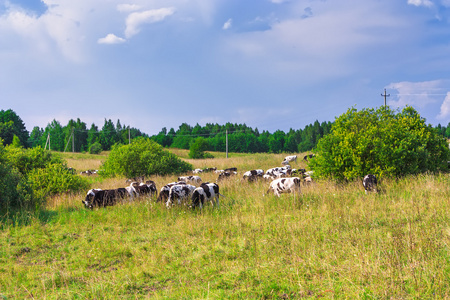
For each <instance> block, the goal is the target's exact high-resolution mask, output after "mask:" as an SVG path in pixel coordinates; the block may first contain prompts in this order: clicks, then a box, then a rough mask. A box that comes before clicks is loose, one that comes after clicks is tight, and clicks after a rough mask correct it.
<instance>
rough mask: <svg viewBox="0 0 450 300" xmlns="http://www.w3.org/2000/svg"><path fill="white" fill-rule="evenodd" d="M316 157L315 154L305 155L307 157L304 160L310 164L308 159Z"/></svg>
mask: <svg viewBox="0 0 450 300" xmlns="http://www.w3.org/2000/svg"><path fill="white" fill-rule="evenodd" d="M315 156H316V155H315V154H308V155H305V156H304V157H303V160H304V161H306V162H308V159H309V158H313V157H315Z"/></svg>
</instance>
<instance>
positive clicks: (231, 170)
mask: <svg viewBox="0 0 450 300" xmlns="http://www.w3.org/2000/svg"><path fill="white" fill-rule="evenodd" d="M223 171H224V172H237V168H228V169H225V170H223Z"/></svg>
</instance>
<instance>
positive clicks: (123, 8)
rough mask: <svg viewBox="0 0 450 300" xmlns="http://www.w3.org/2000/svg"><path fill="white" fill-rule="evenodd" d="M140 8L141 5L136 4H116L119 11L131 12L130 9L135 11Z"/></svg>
mask: <svg viewBox="0 0 450 300" xmlns="http://www.w3.org/2000/svg"><path fill="white" fill-rule="evenodd" d="M140 9H141V6H139V5H137V4H118V5H117V10H118V11H120V12H132V11H137V10H140Z"/></svg>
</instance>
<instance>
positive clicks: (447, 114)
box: [437, 92, 450, 120]
mask: <svg viewBox="0 0 450 300" xmlns="http://www.w3.org/2000/svg"><path fill="white" fill-rule="evenodd" d="M437 118H438V119H441V120H442V119H444V120H448V119H449V118H450V92H447V96H446V97H445V99H444V102H442V105H441V110H440V112H439V115H438V116H437Z"/></svg>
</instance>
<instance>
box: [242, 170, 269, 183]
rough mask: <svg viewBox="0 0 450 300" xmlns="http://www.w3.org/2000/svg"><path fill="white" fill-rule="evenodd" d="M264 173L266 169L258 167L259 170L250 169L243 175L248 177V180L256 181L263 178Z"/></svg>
mask: <svg viewBox="0 0 450 300" xmlns="http://www.w3.org/2000/svg"><path fill="white" fill-rule="evenodd" d="M263 175H264V170H261V169H257V170H250V171H247V172H245V173H244V175H243V176H242V178H243V179H246V180H248V181H255V180H257V179H258V178H262V177H263Z"/></svg>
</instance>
